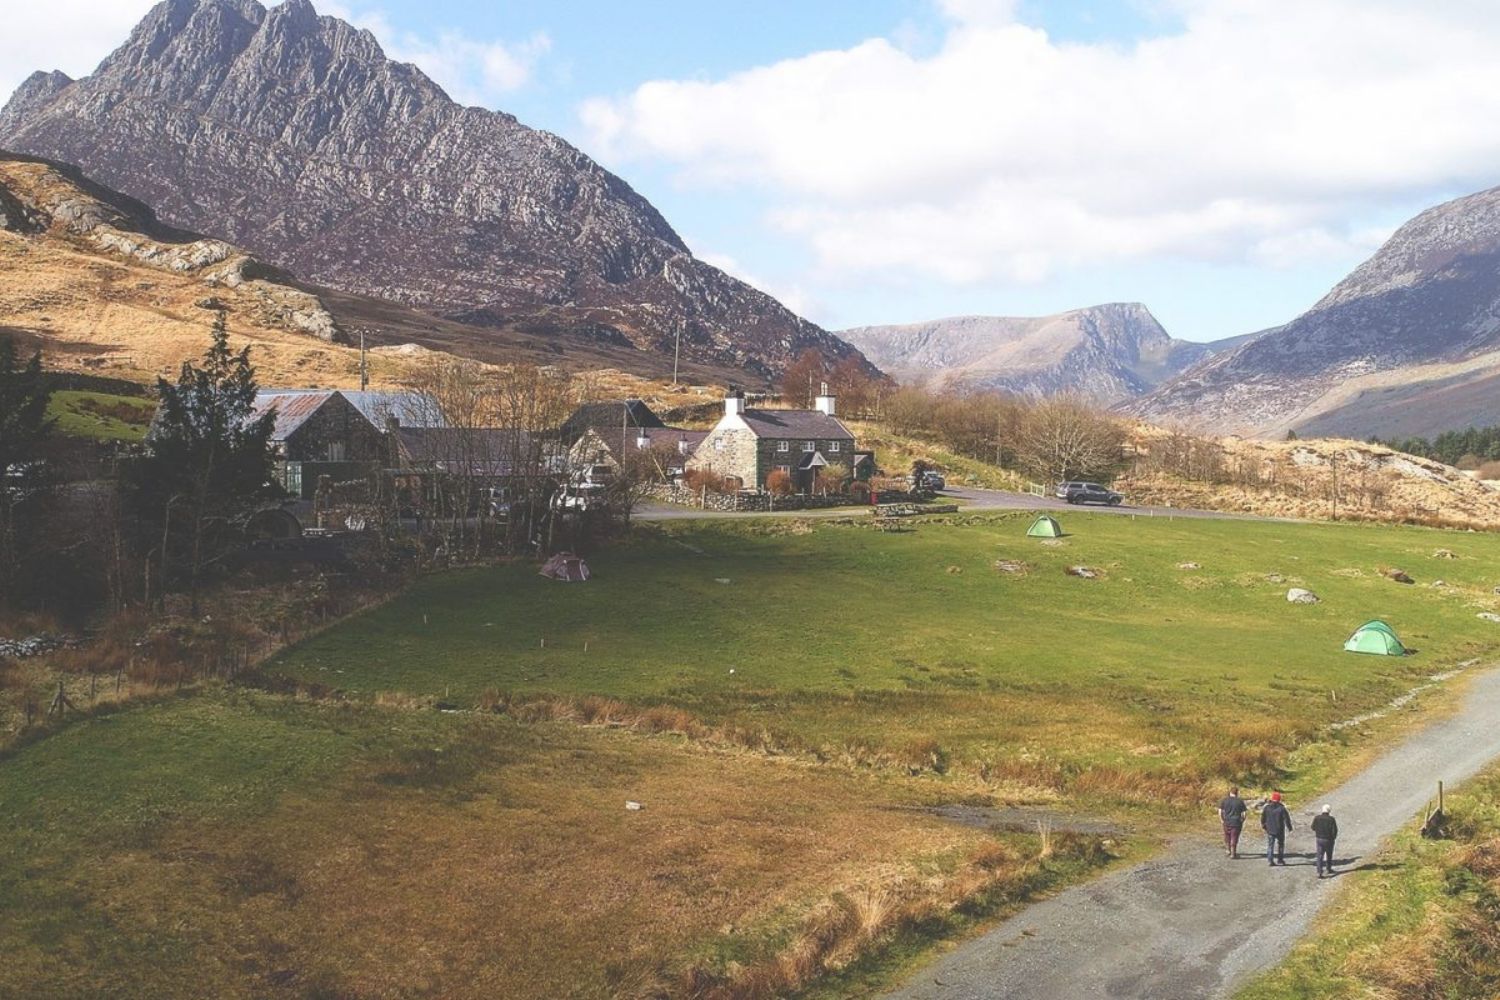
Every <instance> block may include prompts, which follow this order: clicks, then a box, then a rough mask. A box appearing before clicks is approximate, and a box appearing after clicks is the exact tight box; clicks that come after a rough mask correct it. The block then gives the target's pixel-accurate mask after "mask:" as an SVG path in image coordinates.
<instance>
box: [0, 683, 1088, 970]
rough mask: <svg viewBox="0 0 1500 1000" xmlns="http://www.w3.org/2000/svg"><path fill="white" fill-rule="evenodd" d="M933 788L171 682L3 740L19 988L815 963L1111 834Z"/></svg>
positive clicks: (1008, 889) (1027, 885)
mask: <svg viewBox="0 0 1500 1000" xmlns="http://www.w3.org/2000/svg"><path fill="white" fill-rule="evenodd" d="M926 794H930V792H929V793H926ZM627 800H635V801H638V802H640V803H642V804H643V806H644V808H642V809H641V810H639V811H630V810H627V809H626V808H625V803H626V801H627ZM925 801H927V799H926V798H925V797H924V793H923V790H922V789H920V788H915V787H913V786H912V785H910V784H909V783H905V782H901V781H897V780H893V779H891V778H890V777H889V776H885V777H883V776H880V775H876V774H870V773H859V772H854V771H849V770H843V769H828V768H815V767H808V766H806V765H802V764H797V763H794V762H787V761H780V762H778V761H773V760H767V759H764V758H760V757H753V756H749V755H746V754H728V753H704V752H703V751H702V750H701V749H698V748H690V747H686V746H684V745H683V744H682V742H681V741H680V740H673V739H670V738H665V737H662V738H655V739H640V738H622V737H621V735H620V734H617V733H612V732H607V731H601V730H588V729H582V728H579V727H574V726H563V725H557V724H546V725H522V724H519V723H516V722H514V721H511V720H506V719H503V718H495V717H492V716H475V715H456V714H442V713H438V712H431V711H427V712H411V711H404V710H400V709H395V708H378V707H373V706H352V705H344V706H330V705H326V704H317V703H308V702H297V701H289V700H285V699H280V698H275V697H271V696H267V695H261V694H254V693H247V692H240V693H234V692H221V693H217V694H214V693H209V694H205V695H200V696H197V697H190V698H180V697H179V698H171V699H168V700H166V701H163V702H160V703H157V704H151V705H142V706H137V707H133V708H130V709H126V710H122V711H119V712H116V713H114V714H109V715H101V716H97V717H94V718H92V719H89V720H85V721H82V722H79V723H76V724H74V725H73V726H71V727H68V728H67V729H64V730H63V731H61V732H59V733H56V734H54V735H52V736H50V737H49V738H47V739H45V740H42V741H40V742H36V743H33V744H31V745H29V746H24V747H22V748H21V749H19V750H17V751H15V752H13V753H12V754H10V755H9V756H8V757H6V758H0V841H3V842H4V843H5V845H6V849H5V851H3V852H0V941H3V942H4V945H5V953H6V960H5V961H4V962H0V995H4V996H105V995H108V996H139V997H145V996H150V997H156V998H174V997H201V996H210V995H211V996H216V997H234V996H243V997H251V996H254V997H265V996H287V997H293V996H295V997H311V996H319V997H356V996H359V997H367V996H396V997H403V996H419V995H420V996H443V997H498V996H508V997H522V996H532V997H544V996H545V997H563V996H568V997H622V996H623V997H628V996H647V995H659V991H661V990H664V989H666V990H677V989H680V988H681V987H680V984H681V983H683V982H696V983H699V984H702V983H707V982H713V981H714V979H715V977H721V978H724V979H725V981H729V980H731V979H732V978H733V977H734V976H736V975H738V976H740V977H749V976H750V975H751V974H752V973H753V974H757V975H760V976H761V977H762V979H763V980H764V981H766V982H774V981H775V980H774V977H773V975H772V974H773V973H774V975H783V974H784V973H783V972H782V971H781V970H782V969H783V967H784V966H785V965H786V964H787V963H788V962H789V961H794V960H797V956H798V955H802V956H804V957H803V958H802V959H801V960H802V961H809V959H808V958H807V956H808V955H809V954H811V961H812V962H813V965H812V966H809V968H813V967H815V966H816V963H818V962H822V961H825V960H834V959H836V958H837V953H838V952H839V951H840V950H843V951H845V952H852V951H853V949H854V948H856V947H857V946H858V945H860V944H862V943H865V942H864V940H862V939H867V938H871V937H874V936H876V935H878V934H882V933H885V932H887V930H894V929H895V928H896V925H895V924H894V923H893V922H892V921H891V920H890V919H888V918H889V917H890V916H891V915H892V914H900V913H907V914H908V915H910V914H923V915H925V919H928V920H932V919H936V918H937V917H936V916H935V915H940V914H944V913H947V912H948V906H949V904H951V902H952V901H953V900H955V899H958V898H960V896H961V897H962V898H964V899H966V900H972V897H973V895H974V894H975V893H976V892H977V893H979V894H981V895H982V894H983V893H985V892H992V893H1008V894H1009V898H1012V899H1013V898H1015V896H1016V895H1017V894H1018V893H1024V892H1027V891H1039V890H1041V889H1043V888H1045V887H1046V886H1047V885H1048V884H1050V883H1051V882H1052V881H1054V880H1055V879H1059V878H1064V877H1068V875H1069V874H1070V873H1074V872H1076V871H1077V870H1080V869H1081V867H1087V866H1088V865H1090V864H1095V863H1098V862H1099V861H1100V860H1104V858H1103V857H1102V856H1101V855H1098V854H1097V852H1096V853H1094V854H1089V853H1087V852H1084V853H1082V854H1077V855H1076V856H1068V855H1067V854H1066V852H1064V851H1058V850H1057V849H1056V848H1054V849H1053V856H1052V857H1051V858H1050V859H1045V860H1044V859H1041V858H1039V857H1038V855H1039V854H1041V853H1042V852H1041V850H1040V847H1039V844H1038V843H1037V840H1036V838H1035V837H1025V836H1019V835H1009V836H1003V837H996V836H992V835H989V834H986V833H983V832H980V831H976V830H971V829H967V828H964V827H960V826H956V825H953V824H948V823H943V822H939V821H938V820H936V819H934V818H932V817H930V816H928V815H927V814H925V813H924V812H922V811H920V810H918V809H914V808H911V807H913V806H919V805H922V804H923V803H924V802H925ZM966 912H969V913H970V914H971V915H977V914H978V912H980V911H978V910H970V911H966ZM830 927H832V928H833V932H832V933H831V934H830V932H829V930H828V929H829V928H830ZM809 928H811V930H809ZM809 940H811V941H812V944H811V945H810V944H809ZM788 955H790V956H791V957H790V958H788V957H787V956H788ZM695 970H696V971H695ZM804 971H807V970H804ZM786 981H787V980H785V979H782V980H780V982H783V983H784V982H786ZM732 995H741V996H754V995H756V994H755V993H754V992H753V991H750V990H743V991H741V992H740V993H737V994H732ZM761 995H770V994H768V993H764V992H763V993H762V994H761Z"/></svg>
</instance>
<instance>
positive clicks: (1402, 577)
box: [1382, 569, 1417, 583]
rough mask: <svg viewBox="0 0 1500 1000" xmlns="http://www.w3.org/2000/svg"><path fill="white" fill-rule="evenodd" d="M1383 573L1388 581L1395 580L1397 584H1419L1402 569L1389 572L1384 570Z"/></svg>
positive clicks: (1389, 570)
mask: <svg viewBox="0 0 1500 1000" xmlns="http://www.w3.org/2000/svg"><path fill="white" fill-rule="evenodd" d="M1382 572H1383V573H1384V575H1385V578H1386V579H1387V580H1394V581H1395V582H1397V583H1416V582H1417V581H1415V580H1413V579H1412V578H1411V575H1410V574H1409V573H1407V572H1406V571H1405V570H1401V569H1388V570H1383V571H1382Z"/></svg>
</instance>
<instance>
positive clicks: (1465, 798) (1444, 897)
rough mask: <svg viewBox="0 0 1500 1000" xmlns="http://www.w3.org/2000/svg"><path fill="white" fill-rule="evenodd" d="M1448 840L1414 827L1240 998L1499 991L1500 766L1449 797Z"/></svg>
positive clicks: (1439, 998) (1479, 996)
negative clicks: (1426, 837)
mask: <svg viewBox="0 0 1500 1000" xmlns="http://www.w3.org/2000/svg"><path fill="white" fill-rule="evenodd" d="M1445 804H1446V806H1447V807H1448V812H1449V814H1450V815H1451V816H1452V818H1453V820H1452V827H1451V832H1452V834H1453V837H1452V839H1451V840H1437V841H1432V840H1423V839H1422V838H1420V837H1419V836H1417V835H1416V833H1415V830H1414V828H1413V829H1408V830H1407V831H1406V832H1404V833H1402V834H1400V835H1399V836H1398V837H1397V839H1396V843H1395V845H1394V847H1393V849H1392V850H1390V851H1388V852H1387V853H1386V854H1385V855H1383V859H1384V861H1386V862H1387V866H1386V867H1382V868H1377V869H1375V870H1372V871H1369V872H1366V873H1364V874H1363V876H1362V877H1361V878H1360V879H1359V880H1358V881H1356V882H1354V883H1353V884H1352V885H1350V886H1349V887H1348V888H1346V889H1345V890H1343V891H1342V892H1340V893H1339V895H1338V896H1337V897H1336V899H1335V900H1334V901H1333V902H1332V903H1331V904H1330V905H1329V908H1328V911H1327V912H1328V916H1327V918H1326V919H1325V921H1324V922H1323V923H1322V926H1321V927H1320V928H1319V929H1318V930H1317V932H1315V934H1314V935H1313V936H1312V937H1311V938H1310V939H1308V940H1307V941H1306V942H1304V943H1303V944H1301V945H1299V946H1298V947H1297V949H1296V950H1295V951H1294V952H1293V953H1292V955H1291V956H1290V957H1289V958H1288V959H1287V960H1286V962H1285V963H1283V964H1282V965H1281V967H1280V968H1278V969H1276V970H1275V971H1274V972H1272V973H1270V974H1268V975H1266V976H1264V977H1262V978H1261V979H1259V980H1258V981H1256V982H1254V983H1252V984H1251V985H1250V986H1249V987H1247V988H1246V989H1245V990H1243V991H1242V992H1241V993H1240V995H1239V997H1238V1000H1306V998H1312V997H1317V998H1320V1000H1321V998H1330V1000H1354V998H1381V1000H1383V998H1387V997H1389V998H1392V1000H1395V998H1401V1000H1490V998H1493V997H1495V996H1500V768H1496V769H1491V770H1490V771H1489V772H1488V773H1487V774H1485V775H1484V776H1482V777H1481V778H1479V779H1476V780H1475V781H1473V782H1471V783H1470V784H1469V785H1468V786H1467V787H1466V788H1464V789H1463V790H1462V791H1461V792H1459V793H1457V794H1453V795H1450V796H1449V797H1448V799H1447V802H1446V803H1445Z"/></svg>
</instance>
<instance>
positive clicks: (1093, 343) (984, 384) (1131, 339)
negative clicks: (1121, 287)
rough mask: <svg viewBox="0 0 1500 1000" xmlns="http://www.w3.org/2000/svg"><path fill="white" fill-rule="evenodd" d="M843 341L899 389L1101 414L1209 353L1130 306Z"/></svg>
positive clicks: (973, 320)
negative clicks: (1016, 397)
mask: <svg viewBox="0 0 1500 1000" xmlns="http://www.w3.org/2000/svg"><path fill="white" fill-rule="evenodd" d="M842 336H843V337H844V338H845V339H846V340H848V341H849V342H850V343H852V344H854V345H855V346H856V347H858V348H860V349H861V350H862V351H864V352H865V354H866V356H867V357H869V359H870V360H871V361H873V362H874V363H875V364H877V365H879V366H880V367H881V368H882V369H883V370H885V371H886V372H888V373H890V374H891V375H892V376H894V377H895V378H897V379H899V380H901V381H903V382H910V383H933V384H953V385H963V386H973V387H979V388H988V389H1002V390H1005V391H1008V392H1014V393H1019V394H1022V395H1027V396H1052V395H1058V394H1062V393H1071V394H1077V395H1082V396H1086V397H1089V398H1091V399H1094V400H1095V401H1097V402H1099V403H1101V404H1104V405H1111V404H1115V403H1118V402H1120V401H1122V400H1128V399H1134V398H1135V397H1137V396H1139V395H1141V394H1142V393H1143V392H1146V391H1148V390H1150V389H1151V388H1152V387H1153V386H1155V385H1157V384H1158V383H1160V382H1161V381H1162V380H1163V379H1165V378H1168V377H1170V376H1171V375H1174V374H1176V373H1177V372H1179V371H1182V370H1183V369H1185V368H1187V367H1189V366H1190V365H1192V364H1193V363H1195V362H1197V361H1199V360H1200V359H1202V358H1204V357H1206V356H1207V355H1208V354H1209V353H1211V352H1212V350H1213V348H1212V347H1211V346H1210V345H1207V344H1193V343H1188V342H1185V341H1180V340H1173V339H1172V338H1171V337H1170V336H1168V335H1167V332H1166V331H1165V330H1163V329H1162V327H1161V324H1160V323H1158V322H1157V321H1156V317H1155V316H1152V315H1151V312H1150V310H1148V309H1147V308H1146V307H1145V306H1143V305H1141V304H1140V303H1133V302H1132V303H1111V304H1108V305H1101V306H1093V307H1091V308H1088V309H1074V310H1072V311H1070V312H1065V313H1059V314H1058V315H1056V316H1042V317H1036V318H1024V319H1023V318H1011V317H1001V316H960V317H955V318H952V319H940V320H934V321H932V322H929V323H913V324H910V325H906V326H870V327H860V328H857V329H853V330H845V331H843V332H842Z"/></svg>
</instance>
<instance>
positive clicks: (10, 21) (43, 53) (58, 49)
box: [0, 0, 156, 104]
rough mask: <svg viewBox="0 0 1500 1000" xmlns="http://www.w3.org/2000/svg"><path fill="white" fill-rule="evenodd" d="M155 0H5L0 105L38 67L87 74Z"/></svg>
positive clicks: (0, 32) (0, 42) (0, 36)
mask: <svg viewBox="0 0 1500 1000" xmlns="http://www.w3.org/2000/svg"><path fill="white" fill-rule="evenodd" d="M155 2H156V0H48V2H47V3H25V2H23V0H9V2H7V3H6V4H5V5H4V7H5V10H4V13H3V14H0V25H3V27H0V104H3V103H4V102H5V101H6V100H7V99H8V98H9V97H10V94H11V92H12V91H14V90H15V89H16V87H18V86H20V84H21V81H22V80H25V79H26V78H27V77H28V76H30V75H31V74H32V73H33V72H34V71H36V70H54V69H60V70H62V71H63V72H64V73H66V74H68V75H69V76H71V77H74V78H77V77H80V76H86V75H88V74H89V73H92V72H93V71H94V67H95V66H97V65H99V63H100V62H101V61H103V59H104V57H105V56H107V55H109V53H110V52H112V51H113V50H114V49H115V48H116V47H117V46H119V44H120V43H121V42H123V41H125V39H126V37H127V36H128V35H129V34H130V29H131V28H133V27H135V24H136V22H137V21H139V20H140V19H141V18H142V17H145V16H146V12H147V11H148V10H150V9H151V7H152V6H153V5H154V4H155Z"/></svg>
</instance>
